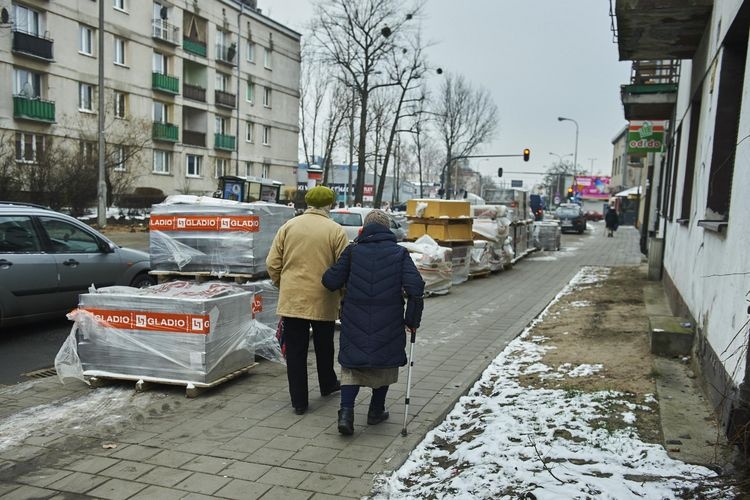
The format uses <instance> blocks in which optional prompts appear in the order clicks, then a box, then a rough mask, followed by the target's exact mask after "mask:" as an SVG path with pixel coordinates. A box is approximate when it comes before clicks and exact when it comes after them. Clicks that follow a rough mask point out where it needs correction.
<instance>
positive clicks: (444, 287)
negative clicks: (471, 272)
mask: <svg viewBox="0 0 750 500" xmlns="http://www.w3.org/2000/svg"><path fill="white" fill-rule="evenodd" d="M399 245H402V246H403V247H405V248H406V249H407V250H409V255H410V256H411V258H412V260H413V261H414V264H415V265H416V266H417V270H418V271H419V274H420V275H421V276H422V279H423V280H424V283H425V294H426V295H444V294H446V293H448V292H450V289H451V286H452V285H453V279H452V277H453V263H452V260H451V254H452V252H451V249H450V248H446V247H441V246H439V245H438V244H437V242H436V241H435V240H434V239H432V238H431V237H429V236H427V235H424V236H422V237H420V238H419V239H417V241H415V242H413V243H412V242H401V243H399Z"/></svg>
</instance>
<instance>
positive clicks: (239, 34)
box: [234, 2, 245, 177]
mask: <svg viewBox="0 0 750 500" xmlns="http://www.w3.org/2000/svg"><path fill="white" fill-rule="evenodd" d="M244 12H245V4H244V3H242V2H240V11H239V12H238V13H237V51H236V52H235V57H236V58H237V101H236V103H235V110H236V111H237V118H236V120H235V124H234V125H235V126H234V130H235V132H234V175H236V176H238V177H239V175H240V92H241V90H242V89H241V84H240V61H241V60H242V58H241V57H240V47H241V46H242V43H240V42H241V40H242V14H244Z"/></svg>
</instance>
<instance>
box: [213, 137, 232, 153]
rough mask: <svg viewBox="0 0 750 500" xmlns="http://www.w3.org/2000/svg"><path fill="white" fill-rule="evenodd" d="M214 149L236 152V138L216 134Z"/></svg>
mask: <svg viewBox="0 0 750 500" xmlns="http://www.w3.org/2000/svg"><path fill="white" fill-rule="evenodd" d="M214 148H216V149H224V150H226V151H234V136H233V135H226V134H214Z"/></svg>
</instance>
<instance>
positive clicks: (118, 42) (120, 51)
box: [114, 36, 128, 66]
mask: <svg viewBox="0 0 750 500" xmlns="http://www.w3.org/2000/svg"><path fill="white" fill-rule="evenodd" d="M127 51H128V43H127V41H126V40H125V39H124V38H120V37H119V36H116V37H115V41H114V55H115V58H114V62H115V64H116V65H118V66H125V65H127V57H126V55H127Z"/></svg>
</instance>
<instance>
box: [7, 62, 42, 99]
mask: <svg viewBox="0 0 750 500" xmlns="http://www.w3.org/2000/svg"><path fill="white" fill-rule="evenodd" d="M13 85H14V88H13V93H14V94H16V95H21V93H23V92H24V90H25V91H26V92H27V94H28V95H25V97H27V98H29V99H34V98H38V97H41V96H42V75H41V73H37V72H36V71H31V70H29V69H26V68H14V69H13ZM27 85H28V86H27ZM29 90H30V91H31V92H30V93H29Z"/></svg>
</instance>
